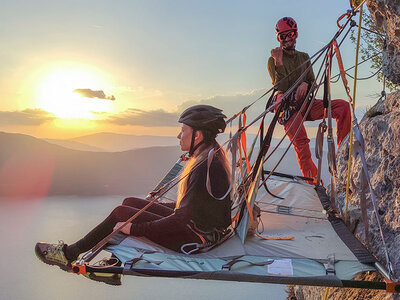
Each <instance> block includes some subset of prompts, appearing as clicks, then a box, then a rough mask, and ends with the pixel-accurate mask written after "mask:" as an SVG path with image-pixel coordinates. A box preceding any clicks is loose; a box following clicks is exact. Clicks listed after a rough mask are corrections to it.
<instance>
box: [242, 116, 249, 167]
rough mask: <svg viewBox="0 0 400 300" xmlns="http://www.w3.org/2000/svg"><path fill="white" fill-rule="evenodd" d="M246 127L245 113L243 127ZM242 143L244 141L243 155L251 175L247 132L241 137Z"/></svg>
mask: <svg viewBox="0 0 400 300" xmlns="http://www.w3.org/2000/svg"><path fill="white" fill-rule="evenodd" d="M245 126H246V113H243V127H245ZM241 141H242V148H243V154H244V158H245V160H246V167H247V170H246V173H247V174H249V173H250V162H249V158H248V157H247V139H246V132H245V131H244V132H243V133H242V135H241Z"/></svg>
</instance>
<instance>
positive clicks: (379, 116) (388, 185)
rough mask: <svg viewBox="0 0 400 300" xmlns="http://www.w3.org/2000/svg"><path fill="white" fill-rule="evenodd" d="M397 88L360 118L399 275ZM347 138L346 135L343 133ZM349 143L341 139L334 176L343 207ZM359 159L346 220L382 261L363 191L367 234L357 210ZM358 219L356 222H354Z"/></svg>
mask: <svg viewBox="0 0 400 300" xmlns="http://www.w3.org/2000/svg"><path fill="white" fill-rule="evenodd" d="M399 100H400V91H397V92H395V93H391V94H389V95H388V96H387V98H386V100H381V101H379V102H378V103H376V105H375V106H373V107H372V108H371V109H370V110H369V112H368V113H367V114H366V116H365V117H364V119H363V120H362V121H361V122H360V126H359V128H360V131H361V133H362V135H363V137H364V142H365V158H366V161H367V164H368V170H369V176H370V178H371V183H372V186H373V190H374V193H375V196H376V197H377V199H378V206H379V214H380V215H379V218H380V222H381V224H382V228H383V231H384V235H385V238H386V239H387V240H386V243H387V246H388V251H389V256H390V258H391V260H392V262H393V267H394V269H395V272H396V274H395V275H396V276H397V277H400V251H399V249H400V156H399V153H400V101H399ZM347 139H348V137H347ZM348 151H349V146H348V143H344V147H341V148H340V149H339V151H338V176H337V177H338V178H337V186H336V190H337V198H336V205H337V206H338V208H339V209H341V210H342V211H344V210H345V198H346V177H347V157H348ZM361 169H362V163H361V159H360V157H359V156H357V158H356V159H355V160H353V166H352V170H351V173H352V176H353V182H354V184H355V187H353V188H352V189H353V190H352V192H353V197H352V199H351V201H350V205H349V221H350V222H349V224H350V226H351V227H352V228H354V229H355V234H356V235H357V236H358V238H359V239H360V240H361V241H363V242H364V244H365V245H366V246H367V247H368V248H369V249H370V250H371V251H372V253H374V254H375V255H376V256H377V257H378V258H379V259H380V261H381V262H382V263H386V259H385V254H384V248H383V247H382V239H381V237H380V233H379V228H378V226H377V221H376V216H375V214H374V212H373V207H372V202H371V198H370V195H369V192H368V193H367V201H368V204H369V205H368V207H367V211H368V224H369V236H368V238H367V237H366V235H365V230H364V226H363V223H364V220H362V217H361V212H360V209H359V208H360V197H361V193H360V187H361ZM356 223H358V226H355V224H356Z"/></svg>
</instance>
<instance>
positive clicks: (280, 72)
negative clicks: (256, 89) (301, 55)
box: [267, 48, 289, 92]
mask: <svg viewBox="0 0 400 300" xmlns="http://www.w3.org/2000/svg"><path fill="white" fill-rule="evenodd" d="M279 49H280V48H279ZM274 50H275V52H274ZM272 55H275V56H278V55H279V54H276V49H273V50H272V51H271V57H270V58H269V59H268V64H267V69H268V73H269V76H271V80H272V84H273V85H276V89H277V90H278V91H280V92H285V91H287V90H288V89H289V82H288V79H287V78H286V79H285V80H282V79H283V78H285V77H286V75H287V72H286V69H285V67H284V65H283V58H281V59H280V60H281V61H282V64H281V65H276V60H277V59H276V58H274V56H272Z"/></svg>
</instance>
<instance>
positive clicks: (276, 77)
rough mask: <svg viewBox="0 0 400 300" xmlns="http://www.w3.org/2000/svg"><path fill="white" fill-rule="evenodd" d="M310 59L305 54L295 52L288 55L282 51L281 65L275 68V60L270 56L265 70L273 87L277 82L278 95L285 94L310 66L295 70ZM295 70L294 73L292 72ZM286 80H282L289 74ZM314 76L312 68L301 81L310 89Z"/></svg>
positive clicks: (306, 65)
mask: <svg viewBox="0 0 400 300" xmlns="http://www.w3.org/2000/svg"><path fill="white" fill-rule="evenodd" d="M309 58H310V57H309V56H308V54H307V53H305V52H300V51H297V50H295V52H294V54H288V53H286V52H285V51H283V65H282V66H280V67H278V68H277V67H276V66H275V60H274V58H273V57H272V56H271V57H270V58H269V59H268V64H267V69H268V72H269V75H270V76H271V79H272V84H273V85H275V84H276V83H277V82H278V85H277V90H278V92H279V93H284V92H286V91H287V90H288V89H289V88H290V87H291V86H292V85H293V84H294V83H295V82H296V80H297V79H298V78H299V77H300V75H301V74H302V73H303V72H304V71H305V70H306V69H307V67H308V66H309V65H310V62H308V63H306V64H304V66H302V67H301V68H298V69H297V70H296V68H297V67H298V66H299V65H301V64H302V63H304V62H305V61H306V60H308V59H309ZM294 70H295V71H294ZM292 71H294V72H293V74H291V75H290V76H289V77H288V78H286V79H284V80H282V79H283V78H284V77H285V76H286V75H288V74H289V73H291V72H292ZM314 80H315V76H314V72H313V70H312V68H311V69H310V70H309V71H308V72H307V75H306V76H305V77H304V79H303V81H305V82H307V83H308V87H309V88H310V86H311V84H312V83H313V82H314Z"/></svg>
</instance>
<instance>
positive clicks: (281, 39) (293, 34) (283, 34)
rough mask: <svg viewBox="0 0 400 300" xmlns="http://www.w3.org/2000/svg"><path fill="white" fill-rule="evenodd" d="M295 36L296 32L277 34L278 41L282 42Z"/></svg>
mask: <svg viewBox="0 0 400 300" xmlns="http://www.w3.org/2000/svg"><path fill="white" fill-rule="evenodd" d="M296 34H297V31H289V32H283V33H280V34H278V40H280V41H283V40H285V39H286V38H293V37H295V36H296Z"/></svg>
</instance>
